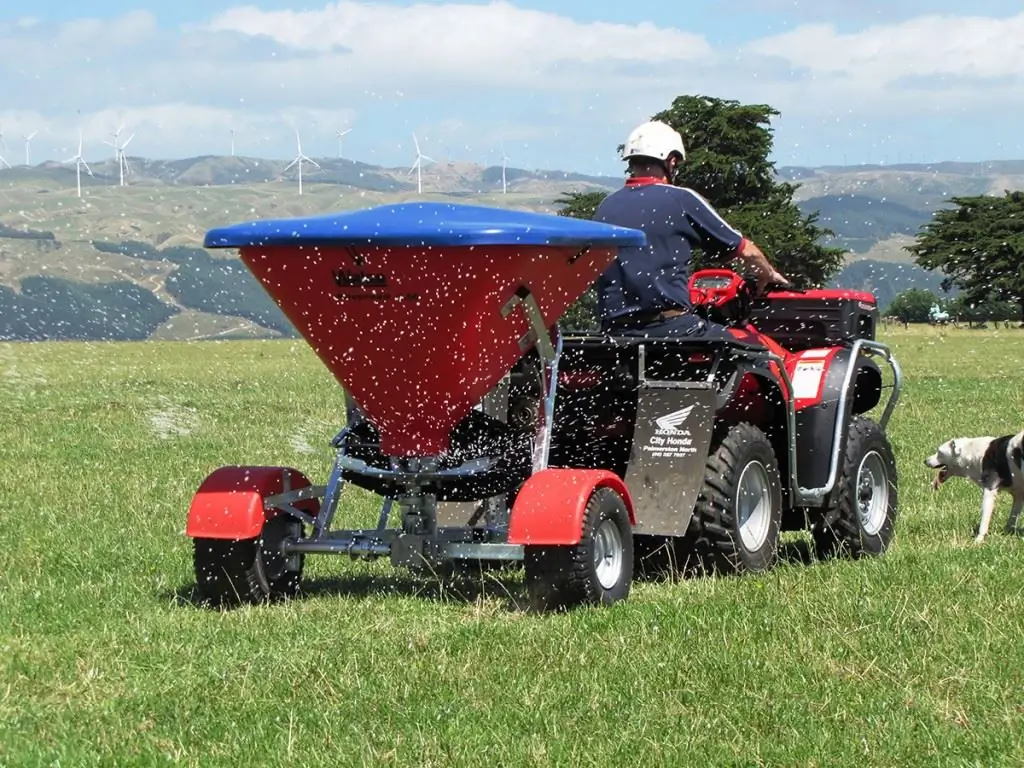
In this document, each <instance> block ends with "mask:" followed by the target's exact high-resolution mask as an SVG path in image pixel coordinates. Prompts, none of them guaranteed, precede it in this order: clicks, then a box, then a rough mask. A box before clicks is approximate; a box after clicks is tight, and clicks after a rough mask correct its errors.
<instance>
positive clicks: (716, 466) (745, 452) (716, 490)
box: [687, 423, 782, 574]
mask: <svg viewBox="0 0 1024 768" xmlns="http://www.w3.org/2000/svg"><path fill="white" fill-rule="evenodd" d="M691 526H692V527H691V532H690V534H689V535H688V536H687V538H688V539H689V540H690V541H692V543H693V550H694V554H695V555H696V557H697V559H698V560H699V563H700V567H701V568H702V569H704V570H706V571H710V572H720V573H736V574H741V573H760V572H762V571H766V570H768V569H769V568H771V567H772V566H773V565H774V564H775V560H776V557H777V555H778V546H779V533H780V531H781V529H782V484H781V481H780V479H779V466H778V462H777V461H776V458H775V451H774V450H773V448H772V444H771V442H770V441H769V440H768V438H767V437H766V436H765V434H764V433H763V432H762V431H761V430H760V429H758V428H757V427H755V426H753V425H752V424H747V423H741V424H737V425H736V426H734V427H732V428H731V429H730V430H729V431H728V432H727V433H726V435H725V437H724V438H723V439H722V440H721V442H720V443H718V446H717V448H714V449H713V452H712V453H711V454H710V455H709V456H708V459H707V463H706V465H705V468H704V485H703V487H702V488H701V492H700V495H699V496H698V497H697V503H696V504H695V506H694V510H693V522H692V523H691Z"/></svg>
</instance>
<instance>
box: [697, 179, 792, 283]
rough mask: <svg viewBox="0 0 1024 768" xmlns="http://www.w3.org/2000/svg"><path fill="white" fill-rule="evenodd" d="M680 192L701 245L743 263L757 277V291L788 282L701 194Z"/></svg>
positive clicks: (755, 246) (749, 240) (759, 250)
mask: <svg viewBox="0 0 1024 768" xmlns="http://www.w3.org/2000/svg"><path fill="white" fill-rule="evenodd" d="M681 191H682V192H683V193H684V198H683V204H684V207H685V209H686V214H687V217H688V218H689V220H690V223H691V224H692V225H693V227H694V229H696V230H697V232H698V234H700V236H701V239H702V240H703V241H704V244H705V246H706V247H709V249H710V250H711V251H712V252H714V253H718V254H721V255H723V256H731V257H732V258H734V259H737V260H739V261H741V262H743V265H744V266H745V267H747V268H748V269H749V270H750V271H751V272H753V273H754V275H755V276H756V277H757V290H758V292H759V293H760V292H761V291H762V290H763V289H764V287H765V286H766V285H770V284H771V283H781V284H783V285H785V284H786V283H788V282H789V281H788V280H787V279H786V278H785V277H783V276H782V275H781V274H780V273H779V272H778V271H777V270H776V269H775V268H774V267H773V266H772V265H771V263H770V262H769V261H768V258H767V257H766V256H765V255H764V253H763V252H762V251H761V249H760V248H758V247H757V245H755V244H754V241H753V240H751V239H749V238H747V237H744V236H743V234H742V233H741V232H740V231H739V230H737V229H735V228H734V227H732V226H731V225H730V224H729V223H728V222H727V221H726V220H725V219H724V218H722V216H721V214H719V213H718V211H716V210H715V209H714V207H713V206H712V205H711V203H709V202H708V201H707V200H706V199H705V198H704V197H703V196H701V195H700V194H698V193H697V192H694V191H693V190H692V189H686V188H682V190H681Z"/></svg>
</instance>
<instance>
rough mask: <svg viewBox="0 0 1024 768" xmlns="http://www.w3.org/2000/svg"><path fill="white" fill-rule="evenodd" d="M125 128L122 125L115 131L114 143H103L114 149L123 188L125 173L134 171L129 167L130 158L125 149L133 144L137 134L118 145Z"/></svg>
mask: <svg viewBox="0 0 1024 768" xmlns="http://www.w3.org/2000/svg"><path fill="white" fill-rule="evenodd" d="M123 128H124V126H123V125H120V126H118V128H117V130H116V131H114V134H113V136H114V140H113V141H105V142H103V143H104V144H106V145H107V146H110V147H113V148H114V157H115V159H116V160H117V167H118V171H119V173H120V175H121V186H122V187H123V186H124V175H125V172H128V173H131V170H132V169H131V167H130V166H129V165H128V158H127V157H125V154H124V149H125V147H127V146H128V145H129V144H131V143H132V139H134V138H135V134H134V133H133V134H132V135H131V136H129V137H128V138H127V139H125V142H124V144H118V143H117V137H118V136H120V135H121V131H122V129H123Z"/></svg>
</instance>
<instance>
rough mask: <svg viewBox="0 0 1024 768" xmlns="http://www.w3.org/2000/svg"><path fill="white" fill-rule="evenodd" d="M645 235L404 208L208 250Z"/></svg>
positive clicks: (459, 208)
mask: <svg viewBox="0 0 1024 768" xmlns="http://www.w3.org/2000/svg"><path fill="white" fill-rule="evenodd" d="M646 242H647V238H646V236H645V235H644V233H643V232H641V231H640V230H638V229H628V228H626V227H616V226H613V225H611V224H605V223H602V222H597V221H589V220H585V219H574V218H569V217H567V216H557V215H555V214H547V213H532V212H524V211H513V210H509V209H506V208H492V207H488V206H480V205H461V204H456V203H433V202H424V203H398V204H396V205H382V206H377V207H375V208H365V209H361V210H355V211H343V212H339V213H329V214H324V215H320V216H305V217H300V218H291V219H263V220H260V221H249V222H245V223H244V224H235V225H232V226H228V227H218V228H217V229H211V230H210V231H209V232H207V233H206V238H205V239H204V241H203V246H204V247H206V248H245V247H248V246H254V245H394V246H404V245H431V246H459V245H466V246H471V245H551V246H572V247H577V246H578V247H583V246H587V245H590V246H598V247H601V246H613V247H625V246H643V245H645V244H646Z"/></svg>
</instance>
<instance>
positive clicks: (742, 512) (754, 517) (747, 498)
mask: <svg viewBox="0 0 1024 768" xmlns="http://www.w3.org/2000/svg"><path fill="white" fill-rule="evenodd" d="M737 485H738V489H737V498H736V517H737V518H738V520H739V527H740V541H742V542H743V546H744V547H745V548H746V549H747V550H748V551H750V552H756V551H757V550H759V549H760V548H761V547H762V546H764V542H765V540H766V539H767V538H768V530H769V528H770V527H771V522H772V494H771V482H770V481H769V479H768V470H767V469H766V468H765V466H764V464H762V463H761V462H759V461H752V462H750V463H749V464H747V466H745V467H744V468H743V473H742V474H741V475H740V481H739V483H738V484H737Z"/></svg>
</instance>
